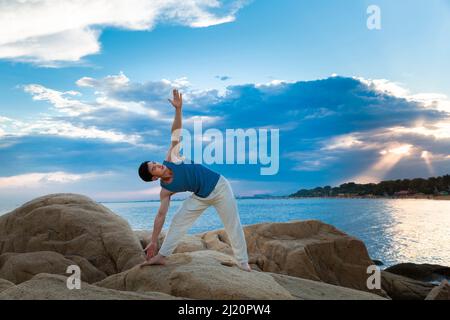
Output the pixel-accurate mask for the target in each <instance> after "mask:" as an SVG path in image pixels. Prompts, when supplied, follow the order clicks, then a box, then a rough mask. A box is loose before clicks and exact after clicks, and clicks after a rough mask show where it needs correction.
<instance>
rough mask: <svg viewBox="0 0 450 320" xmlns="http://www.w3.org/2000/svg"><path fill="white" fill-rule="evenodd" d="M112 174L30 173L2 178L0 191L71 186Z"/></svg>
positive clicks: (0, 178) (0, 179)
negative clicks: (52, 185)
mask: <svg viewBox="0 0 450 320" xmlns="http://www.w3.org/2000/svg"><path fill="white" fill-rule="evenodd" d="M111 175H112V173H111V172H105V173H96V172H90V173H83V174H73V173H68V172H63V171H58V172H47V173H39V172H30V173H26V174H21V175H16V176H10V177H0V189H16V188H24V187H25V188H39V187H44V186H47V185H51V184H70V183H74V182H79V181H81V180H89V179H91V180H92V179H98V178H104V177H105V176H111Z"/></svg>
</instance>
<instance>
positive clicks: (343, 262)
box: [202, 220, 381, 294]
mask: <svg viewBox="0 0 450 320" xmlns="http://www.w3.org/2000/svg"><path fill="white" fill-rule="evenodd" d="M244 231H245V236H246V240H247V246H248V252H249V257H250V263H252V264H255V265H257V266H258V268H259V269H260V270H262V271H264V272H273V273H280V274H286V275H290V276H295V277H300V278H304V279H310V280H315V281H323V282H326V283H329V284H334V285H339V286H344V287H348V288H353V289H357V290H363V291H368V290H369V289H368V288H367V285H366V281H367V278H368V274H367V268H368V267H369V266H370V265H372V264H373V262H372V260H371V259H370V257H369V255H368V252H367V249H366V247H365V245H364V243H363V242H362V241H360V240H358V239H356V238H354V237H351V236H349V235H347V234H345V233H343V232H341V231H339V230H338V229H336V228H335V227H333V226H331V225H328V224H325V223H323V222H320V221H315V220H309V221H293V222H290V223H263V224H256V225H251V226H247V227H245V228H244ZM202 239H203V241H204V242H205V243H206V247H207V248H208V249H213V250H217V251H219V252H223V253H226V254H232V250H231V247H230V242H229V239H228V237H227V234H226V233H225V231H224V230H217V231H211V232H206V233H204V234H202ZM378 293H380V294H381V292H378Z"/></svg>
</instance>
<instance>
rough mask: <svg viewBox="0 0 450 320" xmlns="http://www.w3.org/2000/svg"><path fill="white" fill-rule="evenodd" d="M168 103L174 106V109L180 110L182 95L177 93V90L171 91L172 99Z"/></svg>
mask: <svg viewBox="0 0 450 320" xmlns="http://www.w3.org/2000/svg"><path fill="white" fill-rule="evenodd" d="M169 102H170V103H171V104H172V105H173V106H174V108H175V109H177V110H178V109H181V107H182V106H183V95H182V94H181V93H180V92H178V90H177V89H173V99H169Z"/></svg>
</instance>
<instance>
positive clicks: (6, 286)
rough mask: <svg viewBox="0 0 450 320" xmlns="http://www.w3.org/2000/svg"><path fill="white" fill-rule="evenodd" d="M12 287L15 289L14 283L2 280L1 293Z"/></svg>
mask: <svg viewBox="0 0 450 320" xmlns="http://www.w3.org/2000/svg"><path fill="white" fill-rule="evenodd" d="M11 287H14V283H12V282H10V281H8V280H5V279H1V278H0V293H2V291H5V290H6V289H8V288H11Z"/></svg>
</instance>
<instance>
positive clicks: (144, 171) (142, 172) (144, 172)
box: [138, 161, 153, 182]
mask: <svg viewBox="0 0 450 320" xmlns="http://www.w3.org/2000/svg"><path fill="white" fill-rule="evenodd" d="M149 162H150V161H145V162H142V163H141V165H140V166H139V170H138V172H139V177H141V179H142V180H144V181H145V182H150V181H152V178H153V175H152V174H151V173H150V172H149V170H148V163H149Z"/></svg>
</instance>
